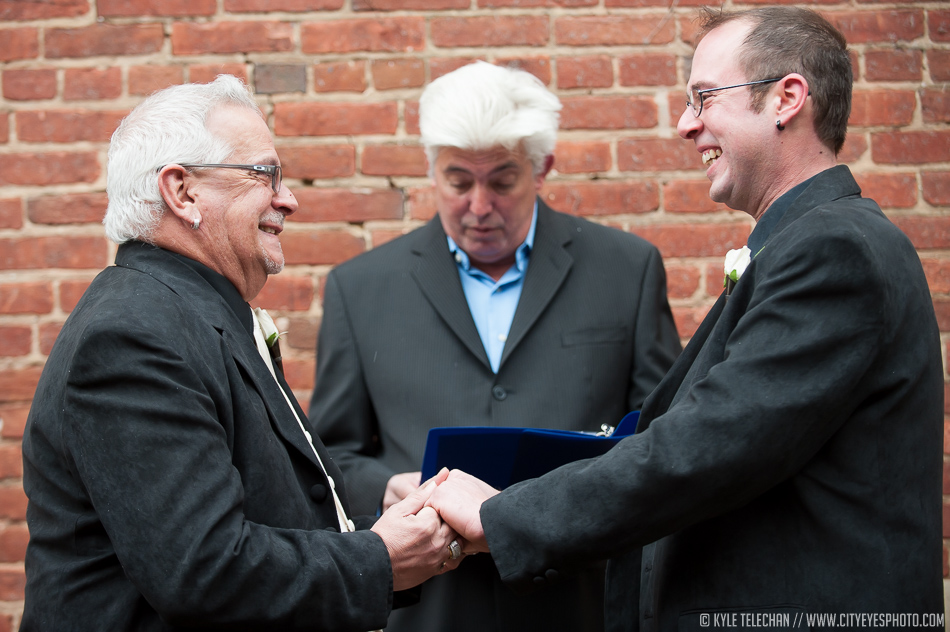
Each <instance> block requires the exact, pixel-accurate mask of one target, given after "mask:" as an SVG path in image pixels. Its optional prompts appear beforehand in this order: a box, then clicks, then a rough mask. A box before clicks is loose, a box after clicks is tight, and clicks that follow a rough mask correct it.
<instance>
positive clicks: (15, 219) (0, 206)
mask: <svg viewBox="0 0 950 632" xmlns="http://www.w3.org/2000/svg"><path fill="white" fill-rule="evenodd" d="M22 226H23V202H22V201H21V200H20V198H10V199H5V200H0V228H20V227H22Z"/></svg>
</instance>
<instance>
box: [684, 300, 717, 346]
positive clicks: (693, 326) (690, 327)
mask: <svg viewBox="0 0 950 632" xmlns="http://www.w3.org/2000/svg"><path fill="white" fill-rule="evenodd" d="M717 296H718V294H717ZM710 307H712V306H711V305H709V306H705V307H674V308H673V321H674V322H675V323H676V331H677V332H678V333H679V335H680V338H692V337H693V334H695V333H696V330H697V329H698V328H699V325H700V323H702V322H703V319H704V318H706V314H708V313H709V308H710Z"/></svg>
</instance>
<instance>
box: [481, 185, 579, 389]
mask: <svg viewBox="0 0 950 632" xmlns="http://www.w3.org/2000/svg"><path fill="white" fill-rule="evenodd" d="M557 220H558V217H557V216H556V215H555V214H554V211H552V210H551V209H550V208H548V206H547V205H546V204H545V203H544V202H542V201H541V200H540V199H538V225H537V228H536V229H535V235H534V248H533V249H532V251H531V258H530V261H529V263H528V272H527V273H526V274H525V280H524V288H523V289H522V290H521V298H520V299H519V300H518V308H517V309H516V310H515V317H514V319H513V320H512V321H511V329H510V330H509V332H508V339H507V340H506V341H505V349H504V352H503V353H502V354H501V362H500V363H499V365H498V366H499V370H501V367H502V366H504V364H505V360H507V359H508V356H510V355H511V354H512V353H514V350H515V349H516V348H517V346H518V343H520V342H521V341H522V340H523V339H524V337H525V335H526V334H527V333H528V331H529V330H530V329H531V327H532V326H533V325H534V323H535V322H537V320H538V317H539V316H541V313H542V312H544V310H545V309H546V308H547V306H548V304H549V303H550V302H551V300H552V299H553V298H554V296H555V295H556V294H557V291H558V289H560V287H561V284H563V283H564V279H566V278H567V273H568V272H569V271H570V269H571V266H572V265H573V264H574V258H573V257H571V255H570V254H568V252H567V250H566V249H565V248H564V245H565V244H567V243H569V242H570V241H571V235H570V233H569V232H568V231H566V230H562V227H561V225H560V223H559V222H558V221H557Z"/></svg>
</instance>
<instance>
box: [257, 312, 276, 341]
mask: <svg viewBox="0 0 950 632" xmlns="http://www.w3.org/2000/svg"><path fill="white" fill-rule="evenodd" d="M254 316H255V317H256V318H257V322H258V323H260V325H261V331H263V332H264V342H266V343H267V346H268V347H273V346H274V344H276V343H277V339H278V338H279V337H280V332H279V331H278V330H277V325H276V324H275V323H274V319H273V318H271V317H270V314H268V313H267V311H266V310H263V309H261V308H260V307H255V308H254Z"/></svg>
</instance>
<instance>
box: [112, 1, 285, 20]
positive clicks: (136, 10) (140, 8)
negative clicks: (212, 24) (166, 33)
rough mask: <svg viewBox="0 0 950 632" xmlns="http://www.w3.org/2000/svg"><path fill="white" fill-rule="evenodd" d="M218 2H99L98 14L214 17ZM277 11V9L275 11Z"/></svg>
mask: <svg viewBox="0 0 950 632" xmlns="http://www.w3.org/2000/svg"><path fill="white" fill-rule="evenodd" d="M217 8H218V7H217V2H216V0H135V1H134V2H129V0H97V2H96V13H98V14H99V15H101V16H103V17H134V16H144V15H147V16H155V17H185V16H194V15H214V14H215V11H217ZM275 10H277V9H275Z"/></svg>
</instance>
